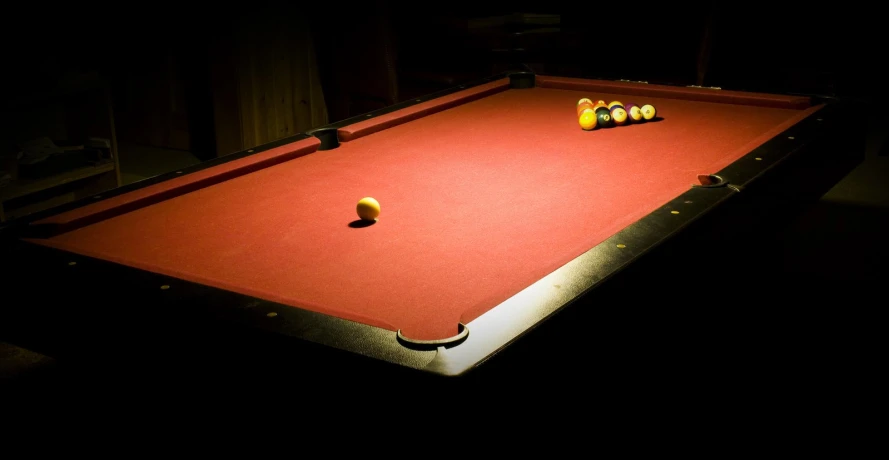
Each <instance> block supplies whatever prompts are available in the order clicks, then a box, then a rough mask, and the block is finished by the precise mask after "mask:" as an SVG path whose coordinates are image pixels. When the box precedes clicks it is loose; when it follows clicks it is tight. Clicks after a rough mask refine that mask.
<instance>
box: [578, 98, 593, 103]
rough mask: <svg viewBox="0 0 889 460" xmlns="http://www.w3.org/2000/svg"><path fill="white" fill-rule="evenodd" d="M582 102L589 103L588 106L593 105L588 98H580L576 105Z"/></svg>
mask: <svg viewBox="0 0 889 460" xmlns="http://www.w3.org/2000/svg"><path fill="white" fill-rule="evenodd" d="M584 102H589V103H590V104H592V103H593V101H591V100H590V98H588V97H585V98H582V99H580V100H579V101H577V105H580V104H583V103H584Z"/></svg>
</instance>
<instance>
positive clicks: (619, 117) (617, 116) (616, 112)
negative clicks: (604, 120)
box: [611, 107, 627, 126]
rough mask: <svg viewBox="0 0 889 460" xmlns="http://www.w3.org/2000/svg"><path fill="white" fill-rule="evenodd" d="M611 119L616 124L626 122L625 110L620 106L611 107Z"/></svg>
mask: <svg viewBox="0 0 889 460" xmlns="http://www.w3.org/2000/svg"><path fill="white" fill-rule="evenodd" d="M611 120H612V121H614V124H616V125H618V126H620V125H625V124H627V111H626V110H624V109H622V108H620V107H615V108H613V109H611Z"/></svg>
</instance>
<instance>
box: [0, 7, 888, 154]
mask: <svg viewBox="0 0 889 460" xmlns="http://www.w3.org/2000/svg"><path fill="white" fill-rule="evenodd" d="M481 3H482V2H469V1H458V2H443V3H422V4H415V3H398V2H394V1H390V2H384V1H374V2H352V3H350V4H348V5H345V4H336V3H331V4H323V3H317V2H316V3H312V4H304V3H300V2H249V3H243V4H241V3H239V4H225V5H223V4H218V3H217V4H213V5H208V6H206V7H202V8H201V7H192V6H189V7H186V6H185V5H181V4H176V3H173V2H160V3H158V2H150V3H142V4H138V5H136V6H130V5H128V4H109V5H90V4H81V3H69V4H62V5H61V6H53V7H52V8H47V7H44V6H42V5H39V4H28V5H13V6H11V7H10V11H9V14H7V15H6V19H5V21H6V23H7V24H6V27H5V28H4V30H3V34H4V36H3V38H2V40H0V42H2V44H3V45H2V46H3V47H4V69H5V72H4V73H5V78H4V81H5V83H4V84H3V86H2V91H3V93H4V94H5V95H6V97H5V98H4V99H5V100H6V102H7V105H11V106H12V109H11V110H7V111H5V113H6V115H7V116H12V117H15V115H16V110H17V109H18V107H20V105H21V104H23V103H27V97H26V96H27V94H29V93H32V92H51V91H53V90H54V88H55V87H57V86H59V85H60V82H64V81H66V80H65V79H66V78H67V77H69V76H70V75H71V74H77V73H81V74H87V73H89V74H98V75H100V76H101V77H102V78H103V79H104V81H107V82H108V83H109V84H110V85H112V87H113V101H114V108H115V117H116V121H117V125H118V126H117V131H118V137H119V138H120V139H121V140H122V141H124V142H127V141H131V142H136V143H142V144H151V145H156V146H158V147H168V148H174V149H182V150H187V151H190V152H192V153H194V154H195V155H196V156H198V157H199V158H200V159H202V160H203V159H209V158H212V157H214V156H217V155H221V154H226V153H230V152H233V151H237V150H241V149H245V148H249V147H253V146H255V145H258V144H262V143H265V142H268V141H271V140H274V139H277V138H281V137H286V136H287V135H292V134H295V133H296V132H303V131H305V130H307V129H310V128H313V127H316V126H318V125H321V124H325V123H326V122H335V121H338V120H342V119H344V118H348V117H349V116H353V115H356V114H360V113H363V112H366V111H369V110H372V109H376V108H379V107H382V106H386V105H390V104H393V103H396V102H398V101H400V100H404V99H408V98H410V97H412V96H415V95H418V94H426V93H429V92H431V91H435V90H438V89H442V88H446V87H449V86H453V85H455V84H457V83H460V82H465V81H470V80H472V79H474V78H478V77H481V76H488V75H491V74H493V73H496V72H499V71H502V70H507V69H516V68H527V67H530V68H531V69H532V70H535V71H538V72H540V73H549V74H561V75H568V76H580V77H600V78H609V79H630V80H644V81H649V82H664V83H672V84H680V85H687V84H699V85H704V86H718V87H723V88H729V89H749V90H762V91H773V92H798V93H815V94H827V95H836V96H841V97H846V98H859V99H865V100H867V101H869V102H872V101H875V102H881V101H883V100H885V96H886V90H885V88H884V85H881V84H880V83H881V78H880V77H879V73H878V69H880V68H881V59H882V57H881V53H880V52H879V49H880V48H881V46H882V45H880V40H878V38H879V36H878V35H879V34H878V32H877V29H876V28H875V27H872V26H871V25H872V24H874V25H875V24H876V18H877V17H878V15H877V13H876V12H869V11H868V10H867V9H866V8H862V7H859V6H856V5H855V4H854V3H853V4H849V3H843V4H841V5H839V4H833V5H830V9H829V10H820V9H816V8H814V7H811V8H809V9H799V8H794V7H791V6H781V5H777V4H775V3H770V2H706V1H689V2H682V3H673V2H663V3H658V4H655V5H650V4H647V3H646V4H645V5H642V4H634V3H631V2H596V3H585V2H567V1H548V2H505V1H498V2H484V6H481ZM516 13H524V14H529V15H530V14H535V15H556V16H555V17H556V20H555V23H554V24H551V25H546V24H536V25H535V24H522V23H521V22H522V21H519V20H517V19H516V18H517V16H512V19H511V20H501V21H500V22H499V23H498V22H496V21H492V20H490V18H497V17H500V18H503V17H505V16H507V15H514V14H516ZM486 18H487V19H488V20H487V23H488V25H487V26H483V25H482V24H483V23H485V19H486ZM551 19H552V18H550V20H551ZM297 35H298V36H299V38H298V39H296V40H294V39H293V37H295V36H297ZM263 53H266V54H269V53H272V54H274V59H279V61H276V62H280V59H287V60H289V63H288V65H289V69H290V74H291V75H292V81H296V82H298V81H300V78H302V79H303V80H305V79H306V78H309V77H308V76H309V75H317V76H318V79H317V81H313V82H312V83H311V84H312V85H313V86H312V88H315V91H320V94H323V102H321V100H319V99H318V98H316V99H314V100H312V101H309V102H307V101H306V100H305V99H306V98H303V99H302V100H300V101H298V102H297V103H296V104H297V105H301V107H302V108H303V109H307V110H312V111H313V112H312V113H313V115H311V116H309V115H306V116H303V117H300V116H299V114H298V113H297V115H296V118H295V119H294V121H293V122H292V123H290V122H289V121H288V123H286V126H283V125H282V126H283V127H282V128H281V129H279V130H278V131H275V132H263V133H260V134H261V135H255V133H254V134H251V133H242V134H241V135H235V134H232V133H235V132H236V131H238V129H246V128H244V126H245V125H246V124H250V121H244V120H246V119H248V118H250V116H251V115H250V114H246V115H245V110H246V109H245V108H244V105H243V101H244V100H245V99H244V97H245V93H244V92H245V91H246V90H245V88H247V87H248V86H250V85H253V87H254V88H261V90H256V91H254V93H253V97H254V98H261V97H263V96H265V97H268V98H269V100H271V99H273V98H275V97H278V96H281V95H282V94H285V93H286V94H287V97H290V95H291V94H296V93H300V91H303V92H311V90H309V89H305V88H304V89H302V90H300V89H298V88H295V87H293V86H294V83H292V82H291V83H290V84H289V85H290V86H291V87H287V85H285V84H282V82H280V81H278V82H275V84H274V85H272V86H269V85H266V86H263V85H264V83H261V82H260V80H262V79H263V78H275V77H273V75H275V74H278V75H280V72H276V71H275V70H274V69H273V68H271V67H266V68H263V67H262V65H261V63H257V62H258V61H257V59H258V56H260V55H261V54H263ZM309 55H314V58H306V56H309ZM245 56H246V57H245ZM282 56H283V57H282ZM251 59H253V61H255V62H253V64H252V65H251V63H250V62H247V61H250V60H251ZM270 59H271V58H270ZM245 69H246V70H245ZM248 74H249V75H248ZM288 91H289V92H288ZM258 94H259V95H258ZM246 97H247V98H249V97H250V96H249V95H248V96H246ZM257 100H258V99H257ZM239 101H240V105H239ZM161 102H163V104H162V103H161ZM171 107H173V108H171ZM872 107H873V106H872ZM299 108H300V107H296V108H294V109H293V110H295V111H298V110H299ZM322 112H326V113H322ZM254 115H255V116H254V117H253V118H251V119H250V120H252V122H253V123H255V124H256V126H272V125H273V124H274V122H275V120H274V118H275V116H276V115H274V114H268V113H267V114H254ZM278 116H280V114H279V115H278ZM287 116H291V115H289V114H288V115H287ZM238 120H240V121H238ZM288 120H289V119H288ZM4 135H5V137H6V139H4V141H5V143H10V142H16V141H18V139H14V137H15V133H11V134H10V133H4Z"/></svg>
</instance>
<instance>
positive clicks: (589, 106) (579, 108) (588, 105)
mask: <svg viewBox="0 0 889 460" xmlns="http://www.w3.org/2000/svg"><path fill="white" fill-rule="evenodd" d="M592 108H593V103H592V102H590V101H586V102H581V103H580V104H577V116H578V117H579V116H580V114H582V113H583V111H584V110H586V109H592Z"/></svg>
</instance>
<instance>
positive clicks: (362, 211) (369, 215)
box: [358, 196, 380, 220]
mask: <svg viewBox="0 0 889 460" xmlns="http://www.w3.org/2000/svg"><path fill="white" fill-rule="evenodd" d="M379 215H380V203H379V202H378V201H377V200H375V199H373V198H371V197H369V196H367V197H364V198H362V199H360V200H358V217H360V218H361V220H377V217H379Z"/></svg>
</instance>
